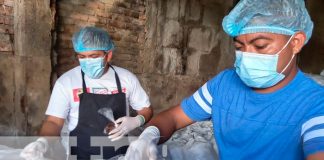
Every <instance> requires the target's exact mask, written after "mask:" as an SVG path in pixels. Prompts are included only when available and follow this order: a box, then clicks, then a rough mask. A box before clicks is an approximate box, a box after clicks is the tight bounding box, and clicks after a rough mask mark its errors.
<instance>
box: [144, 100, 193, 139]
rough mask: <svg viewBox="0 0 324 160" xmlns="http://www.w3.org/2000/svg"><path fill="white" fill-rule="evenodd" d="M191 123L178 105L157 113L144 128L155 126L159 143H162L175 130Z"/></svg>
mask: <svg viewBox="0 0 324 160" xmlns="http://www.w3.org/2000/svg"><path fill="white" fill-rule="evenodd" d="M192 123H193V121H192V120H190V119H189V118H188V117H187V116H186V115H185V113H184V112H183V110H182V109H181V107H180V105H178V106H175V107H172V108H169V109H167V110H166V111H163V112H161V113H159V114H158V115H156V116H155V117H153V118H152V120H151V121H149V122H148V123H147V125H146V126H147V127H148V126H156V127H157V128H158V129H159V131H160V135H161V137H160V141H159V143H164V142H165V141H167V140H168V139H169V138H170V137H171V136H172V134H173V133H174V132H175V131H176V130H178V129H180V128H183V127H185V126H187V125H189V124H192Z"/></svg>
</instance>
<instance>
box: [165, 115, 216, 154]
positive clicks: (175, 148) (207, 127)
mask: <svg viewBox="0 0 324 160" xmlns="http://www.w3.org/2000/svg"><path fill="white" fill-rule="evenodd" d="M159 148H160V151H161V156H162V157H163V158H164V159H166V160H169V159H170V160H171V159H176V160H196V159H204V160H217V159H218V158H217V157H218V156H217V146H216V142H215V139H214V134H213V125H212V123H211V121H205V122H197V123H194V124H192V125H190V126H188V127H186V128H183V129H181V130H179V131H177V132H176V133H174V134H173V136H172V137H171V138H170V139H169V140H168V141H167V142H166V143H164V144H163V145H160V146H159Z"/></svg>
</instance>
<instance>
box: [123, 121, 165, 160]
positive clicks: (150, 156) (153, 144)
mask: <svg viewBox="0 0 324 160" xmlns="http://www.w3.org/2000/svg"><path fill="white" fill-rule="evenodd" d="M159 139H160V131H159V129H158V128H157V127H155V126H150V127H147V128H146V129H145V130H144V131H143V133H142V134H141V135H140V137H139V138H138V139H137V140H136V141H134V142H132V143H131V144H130V146H129V147H128V149H127V152H126V155H125V160H143V159H147V160H156V159H157V157H158V150H157V143H158V141H159Z"/></svg>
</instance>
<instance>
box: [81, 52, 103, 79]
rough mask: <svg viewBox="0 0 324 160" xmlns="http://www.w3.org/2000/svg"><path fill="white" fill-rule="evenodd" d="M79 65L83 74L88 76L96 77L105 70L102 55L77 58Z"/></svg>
mask: <svg viewBox="0 0 324 160" xmlns="http://www.w3.org/2000/svg"><path fill="white" fill-rule="evenodd" d="M79 62H80V66H81V69H82V71H83V72H84V74H86V75H87V76H88V77H89V78H92V79H98V78H100V77H101V76H102V75H103V73H104V71H105V66H106V64H105V61H104V57H99V58H84V59H79Z"/></svg>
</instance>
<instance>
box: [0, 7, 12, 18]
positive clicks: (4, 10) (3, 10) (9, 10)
mask: <svg viewBox="0 0 324 160" xmlns="http://www.w3.org/2000/svg"><path fill="white" fill-rule="evenodd" d="M0 14H1V15H6V16H10V15H12V16H13V9H12V7H8V6H2V7H0Z"/></svg>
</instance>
